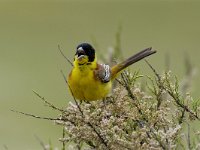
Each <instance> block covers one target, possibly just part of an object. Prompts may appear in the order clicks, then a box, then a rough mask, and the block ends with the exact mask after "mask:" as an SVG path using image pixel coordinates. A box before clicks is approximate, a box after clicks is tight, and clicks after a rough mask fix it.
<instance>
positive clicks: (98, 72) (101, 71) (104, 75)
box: [94, 64, 111, 83]
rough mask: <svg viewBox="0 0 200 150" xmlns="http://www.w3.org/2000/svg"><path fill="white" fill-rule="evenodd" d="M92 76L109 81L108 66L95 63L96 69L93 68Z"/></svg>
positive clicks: (105, 81)
mask: <svg viewBox="0 0 200 150" xmlns="http://www.w3.org/2000/svg"><path fill="white" fill-rule="evenodd" d="M94 76H95V78H96V79H97V80H100V81H101V82H103V83H107V82H109V81H110V79H111V69H110V66H109V65H106V64H97V69H95V70H94Z"/></svg>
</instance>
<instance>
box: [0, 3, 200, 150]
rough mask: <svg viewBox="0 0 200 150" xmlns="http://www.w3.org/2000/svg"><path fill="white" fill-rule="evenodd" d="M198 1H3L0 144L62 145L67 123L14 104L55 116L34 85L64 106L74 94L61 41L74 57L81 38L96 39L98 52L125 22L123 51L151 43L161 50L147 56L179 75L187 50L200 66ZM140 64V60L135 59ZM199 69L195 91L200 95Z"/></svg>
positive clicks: (18, 147) (0, 6)
mask: <svg viewBox="0 0 200 150" xmlns="http://www.w3.org/2000/svg"><path fill="white" fill-rule="evenodd" d="M199 8H200V1H198V0H197V1H195V0H188V1H186V0H183V1H181V0H177V1H176V0H151V1H150V0H132V1H131V0H130V1H128V0H117V1H114V0H113V1H104V0H103V1H100V0H96V1H95V0H94V1H92V0H91V1H87V0H85V1H78V0H75V1H72V0H71V1H70V0H69V1H67V0H66V1H64V0H63V1H61V0H60V1H59V0H57V1H56V0H54V1H53V0H51V1H48V0H46V1H42V0H41V1H39V0H35V1H30V0H27V1H17V0H16V1H14V0H8V1H2V0H1V1H0V18H1V19H0V149H3V146H4V145H6V146H7V147H8V148H9V149H15V150H22V149H23V150H25V149H26V150H35V149H41V146H40V144H39V142H38V141H37V140H36V139H35V136H38V137H39V138H40V139H42V140H43V141H44V142H45V143H48V142H49V141H51V143H52V144H53V145H54V146H57V147H60V145H61V144H60V143H59V142H58V138H59V137H61V136H62V128H61V127H59V126H55V125H54V123H53V122H50V121H45V120H38V119H33V118H29V117H26V116H22V115H19V114H16V113H13V112H11V111H10V109H16V110H20V111H23V112H28V113H32V114H36V115H40V116H50V117H56V116H57V115H58V114H59V112H55V111H53V110H51V109H50V108H48V107H45V106H44V104H43V103H42V102H41V101H40V100H39V98H38V97H36V96H35V95H34V94H33V92H32V90H36V91H37V92H38V93H40V94H41V95H42V96H45V97H46V98H47V99H48V100H49V101H50V102H52V103H54V104H55V105H56V106H58V107H61V108H62V107H65V106H66V105H67V103H68V100H70V99H71V97H70V95H69V93H68V92H67V86H66V85H65V82H64V80H63V77H62V75H61V74H60V70H61V69H62V70H63V71H64V72H65V73H66V74H68V73H69V71H70V69H71V67H70V65H69V64H67V63H66V61H65V60H64V58H63V57H62V56H61V54H60V53H59V51H58V48H57V46H58V44H60V45H61V47H62V48H63V50H64V53H65V54H66V55H67V56H68V58H70V59H71V60H73V56H74V52H75V48H76V45H77V44H78V43H80V42H83V41H87V42H90V43H92V42H93V41H94V40H93V39H95V40H96V41H97V43H98V50H97V53H103V52H104V53H105V52H106V51H107V49H108V48H109V47H111V46H114V45H115V44H116V43H115V34H116V32H117V31H118V28H119V25H121V26H122V36H121V42H122V49H123V55H124V57H128V56H129V55H131V54H133V53H135V52H136V51H138V50H141V49H143V48H146V47H149V46H152V47H153V48H154V49H156V50H158V53H157V54H156V55H154V56H152V57H151V58H149V61H150V62H151V64H152V65H153V66H154V67H155V68H156V69H157V70H158V71H159V72H163V70H164V69H165V56H166V55H169V56H170V64H171V65H170V69H171V70H172V72H173V73H174V74H176V75H178V77H180V79H181V78H182V76H183V74H184V69H185V64H184V58H185V56H187V57H190V59H191V61H192V64H193V65H194V66H195V67H196V68H197V69H198V68H199V67H200V64H199V54H200V49H199V48H200V9H199ZM132 68H133V69H134V67H132ZM135 68H140V70H141V73H144V74H147V73H149V72H151V70H150V69H149V68H148V67H147V65H146V64H145V63H144V61H142V62H139V63H138V64H137V65H135ZM199 84H200V80H198V75H197V76H196V78H195V82H194V84H193V90H192V94H193V95H194V97H196V98H197V97H199V93H198V90H199V89H200V87H199Z"/></svg>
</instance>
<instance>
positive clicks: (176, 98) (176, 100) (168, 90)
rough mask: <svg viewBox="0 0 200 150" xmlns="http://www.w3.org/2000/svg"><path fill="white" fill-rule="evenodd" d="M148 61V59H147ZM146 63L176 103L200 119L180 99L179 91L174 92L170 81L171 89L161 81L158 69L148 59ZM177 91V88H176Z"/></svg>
mask: <svg viewBox="0 0 200 150" xmlns="http://www.w3.org/2000/svg"><path fill="white" fill-rule="evenodd" d="M145 61H146V60H145ZM146 63H147V64H148V65H149V67H150V68H151V69H152V71H153V72H154V74H155V75H156V77H157V79H158V82H159V85H160V86H161V87H162V88H163V89H164V90H165V91H166V92H167V93H168V94H169V95H170V96H171V97H172V98H173V99H174V101H175V102H176V104H177V105H178V106H180V107H181V108H182V109H184V110H186V111H187V112H188V113H190V114H191V115H192V116H194V117H195V118H196V119H198V120H200V118H199V117H198V115H197V114H195V113H194V112H192V111H191V110H190V109H189V108H188V106H186V105H184V104H182V103H181V102H180V99H179V95H178V93H175V94H174V92H173V91H174V90H173V89H172V87H171V86H170V83H169V81H167V82H168V83H167V84H168V86H169V88H170V89H168V88H166V87H165V86H163V84H162V83H161V78H160V75H159V74H158V73H157V72H156V70H155V69H154V68H153V66H152V65H151V64H150V63H149V62H148V61H146ZM175 90H176V91H177V89H175Z"/></svg>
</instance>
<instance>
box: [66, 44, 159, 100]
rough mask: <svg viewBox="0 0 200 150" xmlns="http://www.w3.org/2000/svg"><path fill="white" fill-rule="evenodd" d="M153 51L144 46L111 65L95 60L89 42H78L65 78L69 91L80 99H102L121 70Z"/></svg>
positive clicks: (107, 93) (94, 53)
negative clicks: (71, 66) (69, 69)
mask: <svg viewBox="0 0 200 150" xmlns="http://www.w3.org/2000/svg"><path fill="white" fill-rule="evenodd" d="M154 53H156V51H155V50H152V48H151V47H150V48H146V49H144V50H142V51H140V52H138V53H136V54H135V55H132V56H131V57H129V58H128V59H126V60H124V61H122V62H120V63H118V64H115V65H114V66H112V67H111V66H109V65H107V64H100V63H98V62H97V56H96V51H95V49H94V48H93V46H92V45H91V44H89V43H86V42H84V43H80V44H78V46H77V47H76V52H75V56H74V61H73V68H72V70H71V72H70V73H69V75H68V78H67V81H68V86H69V89H70V92H71V94H72V96H73V97H74V98H75V99H78V100H80V101H86V102H87V101H95V100H103V99H105V98H106V97H107V96H108V95H109V94H110V92H111V91H112V83H113V81H114V80H115V78H116V77H117V75H118V74H119V73H120V72H121V71H122V70H124V69H125V68H127V67H128V66H130V65H132V64H133V63H135V62H138V61H139V60H141V59H143V58H145V57H147V56H150V55H152V54H154Z"/></svg>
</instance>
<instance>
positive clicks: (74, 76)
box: [68, 69, 112, 101]
mask: <svg viewBox="0 0 200 150" xmlns="http://www.w3.org/2000/svg"><path fill="white" fill-rule="evenodd" d="M68 83H69V86H70V89H71V92H72V95H73V96H74V97H75V98H76V99H79V100H86V101H92V100H100V99H102V98H105V97H106V96H107V95H108V94H109V93H110V91H111V88H112V83H111V81H110V82H107V83H102V82H101V81H99V80H96V79H95V78H94V74H93V71H92V70H86V71H85V72H81V71H80V70H78V69H73V70H72V72H71V74H70V76H69V77H68Z"/></svg>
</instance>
